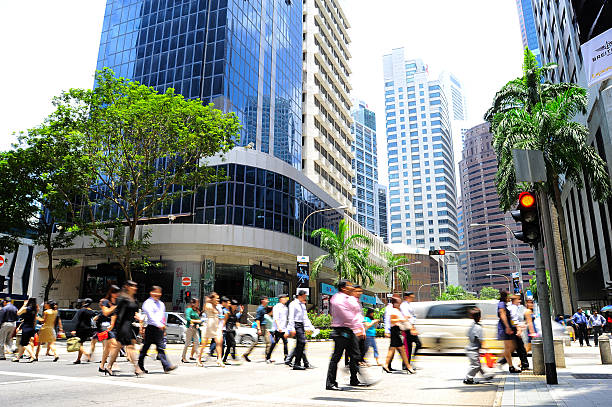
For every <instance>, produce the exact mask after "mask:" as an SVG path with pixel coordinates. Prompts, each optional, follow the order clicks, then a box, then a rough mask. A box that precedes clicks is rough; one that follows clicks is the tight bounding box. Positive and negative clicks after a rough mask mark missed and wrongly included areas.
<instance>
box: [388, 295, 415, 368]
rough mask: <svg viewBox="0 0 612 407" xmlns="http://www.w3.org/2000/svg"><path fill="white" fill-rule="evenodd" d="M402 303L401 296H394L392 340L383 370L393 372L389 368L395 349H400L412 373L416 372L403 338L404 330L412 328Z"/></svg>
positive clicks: (405, 363)
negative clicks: (403, 310) (409, 359)
mask: <svg viewBox="0 0 612 407" xmlns="http://www.w3.org/2000/svg"><path fill="white" fill-rule="evenodd" d="M401 303H402V300H401V298H399V297H392V298H391V304H392V305H393V308H392V309H391V311H390V312H389V314H390V315H389V319H390V324H391V340H390V342H389V351H388V352H387V360H386V362H385V364H384V366H383V370H384V371H385V372H387V373H391V372H392V371H391V370H390V369H389V368H388V366H389V365H390V364H391V360H393V355H394V354H395V351H398V352H399V354H400V356H401V357H402V361H403V362H404V365H405V366H406V370H407V371H408V372H409V373H410V374H414V373H415V371H414V369H413V368H412V366H411V365H410V362H409V361H408V355H406V348H405V347H404V341H403V340H402V331H406V330H409V329H411V328H412V325H411V324H410V321H408V318H406V316H404V314H403V313H402V311H400V305H401Z"/></svg>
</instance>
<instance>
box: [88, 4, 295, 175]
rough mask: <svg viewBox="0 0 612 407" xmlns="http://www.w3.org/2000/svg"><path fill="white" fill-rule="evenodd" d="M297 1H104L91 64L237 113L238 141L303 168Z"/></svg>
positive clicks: (162, 89) (160, 89)
mask: <svg viewBox="0 0 612 407" xmlns="http://www.w3.org/2000/svg"><path fill="white" fill-rule="evenodd" d="M301 61H302V3H301V2H290V4H287V2H286V1H285V0H262V1H244V0H108V1H107V5H106V11H105V15H104V24H103V28H102V38H101V41H100V50H99V54H98V64H97V68H98V69H101V68H103V67H110V68H112V69H113V70H114V71H115V73H116V74H117V75H118V76H122V77H126V78H130V79H133V80H137V81H139V82H141V83H143V84H146V85H149V86H153V87H154V88H156V89H157V90H159V91H165V90H166V89H167V88H170V87H172V88H174V89H175V90H176V92H177V93H180V94H182V95H183V96H185V97H187V98H200V99H202V101H204V102H205V103H209V102H213V103H214V104H215V106H216V107H217V108H219V109H221V110H223V111H233V112H236V114H237V115H238V117H239V119H240V121H241V123H243V130H242V134H241V137H240V144H241V145H247V144H249V143H253V145H254V148H255V149H257V150H259V151H262V152H265V153H269V154H274V156H276V157H278V158H280V159H281V160H283V161H285V162H287V163H289V164H290V165H292V166H294V167H295V168H298V169H299V168H300V165H301V115H302V111H301V94H302V62H301Z"/></svg>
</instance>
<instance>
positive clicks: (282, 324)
mask: <svg viewBox="0 0 612 407" xmlns="http://www.w3.org/2000/svg"><path fill="white" fill-rule="evenodd" d="M288 301H289V295H287V294H280V295H279V296H278V304H276V305H274V307H273V308H272V319H273V320H274V331H273V335H274V341H273V342H272V344H271V345H270V350H269V351H268V355H267V356H266V359H268V360H269V359H270V358H271V357H272V352H274V348H275V347H276V344H277V343H278V342H279V341H281V340H282V341H283V354H284V359H285V360H286V359H287V355H288V354H289V350H288V348H287V338H285V332H286V331H287V318H288V315H289V308H288V307H287V302H288Z"/></svg>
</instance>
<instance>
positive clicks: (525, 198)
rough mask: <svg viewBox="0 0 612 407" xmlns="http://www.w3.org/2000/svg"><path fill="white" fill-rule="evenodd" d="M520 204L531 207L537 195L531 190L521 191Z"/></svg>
mask: <svg viewBox="0 0 612 407" xmlns="http://www.w3.org/2000/svg"><path fill="white" fill-rule="evenodd" d="M519 204H520V205H521V206H522V207H523V208H531V207H532V206H533V205H535V196H533V194H532V193H531V192H521V194H520V195H519Z"/></svg>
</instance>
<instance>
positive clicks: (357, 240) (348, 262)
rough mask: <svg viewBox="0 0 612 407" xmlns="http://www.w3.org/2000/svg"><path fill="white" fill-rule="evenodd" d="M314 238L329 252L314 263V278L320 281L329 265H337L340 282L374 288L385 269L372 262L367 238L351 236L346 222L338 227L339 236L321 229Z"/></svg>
mask: <svg viewBox="0 0 612 407" xmlns="http://www.w3.org/2000/svg"><path fill="white" fill-rule="evenodd" d="M312 237H318V238H320V241H321V248H322V249H323V250H325V251H327V254H323V255H321V256H319V257H317V259H316V260H315V261H314V262H313V263H312V271H311V274H312V276H313V277H314V278H316V277H317V276H318V274H319V272H320V271H321V269H322V267H323V264H324V263H325V262H330V263H332V264H333V269H334V270H335V271H336V274H338V278H339V279H348V280H350V281H352V282H354V283H357V284H363V285H372V284H374V279H375V277H376V276H378V275H382V273H383V269H382V267H379V266H377V265H374V264H372V263H371V262H370V261H369V254H370V249H369V247H368V246H369V245H370V244H371V241H370V239H369V238H368V237H367V236H364V235H360V234H354V235H349V229H348V224H347V222H346V220H345V219H342V220H341V221H340V223H339V224H338V233H334V231H332V230H330V229H327V228H321V229H317V230H315V231H313V232H312Z"/></svg>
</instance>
